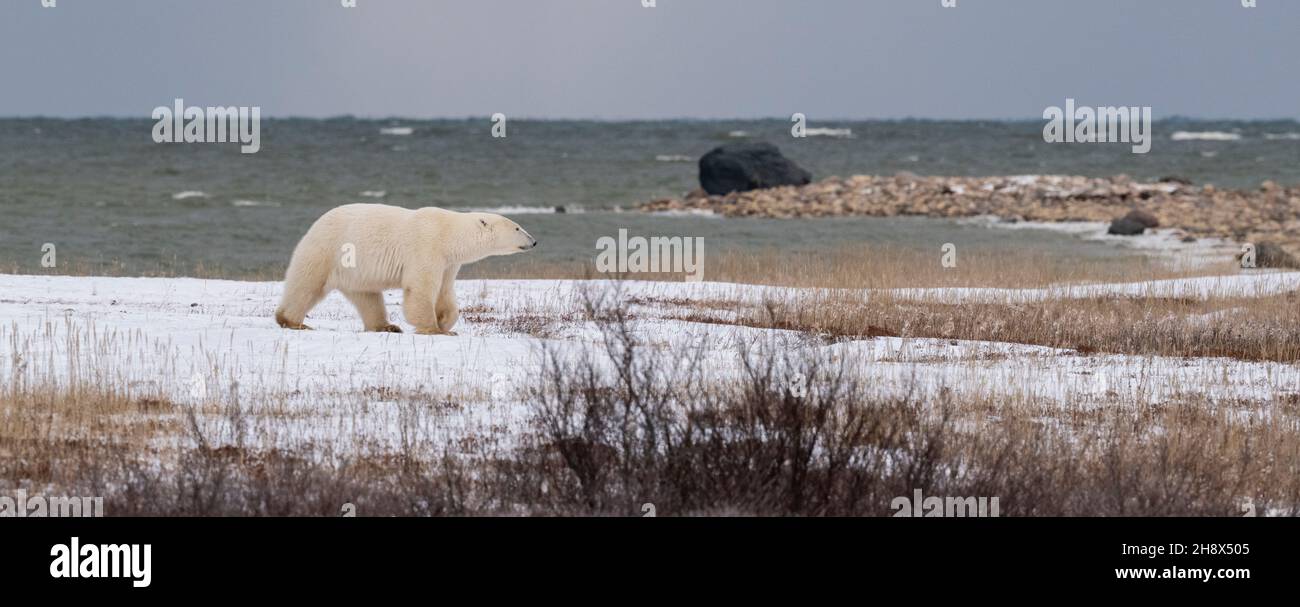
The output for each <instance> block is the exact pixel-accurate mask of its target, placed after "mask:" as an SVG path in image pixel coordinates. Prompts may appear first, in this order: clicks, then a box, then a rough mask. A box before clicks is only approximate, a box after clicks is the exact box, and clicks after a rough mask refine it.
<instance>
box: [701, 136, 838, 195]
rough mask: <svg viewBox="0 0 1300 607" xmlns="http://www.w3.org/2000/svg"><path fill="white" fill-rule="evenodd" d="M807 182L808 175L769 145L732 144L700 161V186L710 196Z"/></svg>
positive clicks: (759, 143) (710, 153) (717, 149)
mask: <svg viewBox="0 0 1300 607" xmlns="http://www.w3.org/2000/svg"><path fill="white" fill-rule="evenodd" d="M811 182H812V173H809V172H808V171H806V170H804V169H803V167H801V166H799V165H797V164H795V163H794V162H792V161H791V160H790V159H788V158H786V157H785V156H782V155H781V150H778V149H777V148H776V146H774V145H772V144H770V143H762V142H758V143H733V144H730V145H724V146H721V147H717V148H714V149H713V151H711V152H709V153H708V154H705V155H704V157H703V158H700V186H701V187H703V188H704V191H706V192H708V193H709V194H711V195H713V196H721V195H723V194H729V193H731V192H748V191H749V190H757V189H762V188H774V187H777V186H783V185H807V184H808V183H811Z"/></svg>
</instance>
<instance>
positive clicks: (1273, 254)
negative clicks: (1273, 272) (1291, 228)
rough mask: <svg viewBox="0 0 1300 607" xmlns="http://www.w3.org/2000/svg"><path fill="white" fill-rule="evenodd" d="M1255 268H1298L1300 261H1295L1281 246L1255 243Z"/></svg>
mask: <svg viewBox="0 0 1300 607" xmlns="http://www.w3.org/2000/svg"><path fill="white" fill-rule="evenodd" d="M1255 267H1257V268H1300V261H1296V258H1295V257H1293V256H1292V255H1291V254H1290V253H1287V252H1286V250H1284V249H1283V248H1282V245H1279V244H1277V243H1276V242H1273V241H1271V240H1264V241H1260V242H1257V243H1255Z"/></svg>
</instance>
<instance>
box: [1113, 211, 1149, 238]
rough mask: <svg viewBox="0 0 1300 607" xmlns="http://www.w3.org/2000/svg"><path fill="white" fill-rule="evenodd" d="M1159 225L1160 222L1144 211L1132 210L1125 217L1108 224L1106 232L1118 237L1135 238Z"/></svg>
mask: <svg viewBox="0 0 1300 607" xmlns="http://www.w3.org/2000/svg"><path fill="white" fill-rule="evenodd" d="M1159 225H1160V220H1159V219H1156V216H1155V215H1152V214H1150V213H1148V212H1146V211H1139V210H1137V209H1133V210H1132V211H1129V212H1128V214H1127V215H1125V216H1123V217H1120V218H1119V219H1116V220H1114V221H1111V222H1110V229H1109V230H1106V233H1107V234H1117V235H1119V236H1137V235H1138V234H1141V233H1143V232H1145V231H1146V230H1147V228H1154V227H1156V226H1159Z"/></svg>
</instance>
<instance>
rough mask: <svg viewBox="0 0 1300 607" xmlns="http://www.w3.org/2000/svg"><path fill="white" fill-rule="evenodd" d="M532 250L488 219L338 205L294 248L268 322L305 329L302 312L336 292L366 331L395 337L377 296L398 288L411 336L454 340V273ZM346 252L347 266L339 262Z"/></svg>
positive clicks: (528, 239) (518, 233)
mask: <svg viewBox="0 0 1300 607" xmlns="http://www.w3.org/2000/svg"><path fill="white" fill-rule="evenodd" d="M535 246H537V240H536V239H534V238H533V237H532V236H530V235H529V234H528V232H525V231H524V230H523V228H520V227H519V225H518V224H516V223H515V222H513V221H510V220H509V219H506V218H505V217H502V216H500V215H494V214H492V213H457V212H455V211H447V210H444V209H438V208H434V207H425V208H423V209H415V210H412V209H403V208H401V207H394V206H388V205H382V204H349V205H344V206H341V207H338V208H336V209H333V210H331V211H329V212H327V213H325V214H324V215H322V216H321V218H320V219H317V220H316V223H314V224H312V226H311V229H310V230H308V231H307V234H306V235H305V236H303V237H302V240H301V241H299V242H298V246H297V247H296V248H295V249H294V250H293V258H292V259H291V260H290V261H289V270H288V272H286V273H285V277H284V297H283V299H282V300H281V301H280V307H279V308H278V309H277V310H276V312H275V319H276V321H277V322H279V323H280V326H282V327H285V328H290V329H305V328H307V327H306V326H305V325H303V324H302V321H303V319H304V318H306V316H307V312H309V311H310V310H311V309H312V308H314V307H315V306H316V304H318V303H320V300H322V299H324V298H325V296H326V295H328V294H329V293H330V292H331V291H333V290H335V289H338V290H339V291H342V292H343V295H344V296H346V297H347V298H348V300H349V301H351V302H352V304H353V305H354V306H356V308H357V312H359V313H360V314H361V320H362V322H363V323H364V325H365V328H366V330H367V331H394V332H399V331H400V329H398V328H397V327H395V326H393V325H391V324H389V322H388V313H387V311H386V310H385V309H384V299H383V291H384V290H385V289H398V288H400V289H402V294H403V298H402V313H403V314H404V315H405V316H406V320H407V322H409V323H411V324H412V325H415V329H416V332H417V333H422V334H453V335H454V333H451V328H452V327H453V326H454V325H455V324H456V320H457V319H458V318H459V317H460V309H459V308H458V307H457V306H456V291H455V282H456V274H457V272H459V271H460V267H461V266H462V265H465V264H467V263H473V262H475V261H478V260H480V259H483V258H485V257H489V256H493V255H510V254H513V253H519V252H520V251H524V250H527V249H531V248H533V247H535ZM350 254H351V256H352V258H353V260H354V262H355V263H353V264H352V267H348V266H347V263H346V262H347V260H349V255H350Z"/></svg>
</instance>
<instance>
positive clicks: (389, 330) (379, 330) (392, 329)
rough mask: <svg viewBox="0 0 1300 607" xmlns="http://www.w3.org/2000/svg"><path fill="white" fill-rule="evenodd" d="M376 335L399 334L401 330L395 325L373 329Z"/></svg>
mask: <svg viewBox="0 0 1300 607" xmlns="http://www.w3.org/2000/svg"><path fill="white" fill-rule="evenodd" d="M375 332H376V333H401V332H402V328H401V327H399V326H397V325H384V326H382V327H379V328H377V329H375Z"/></svg>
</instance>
